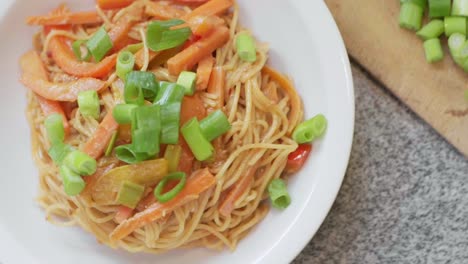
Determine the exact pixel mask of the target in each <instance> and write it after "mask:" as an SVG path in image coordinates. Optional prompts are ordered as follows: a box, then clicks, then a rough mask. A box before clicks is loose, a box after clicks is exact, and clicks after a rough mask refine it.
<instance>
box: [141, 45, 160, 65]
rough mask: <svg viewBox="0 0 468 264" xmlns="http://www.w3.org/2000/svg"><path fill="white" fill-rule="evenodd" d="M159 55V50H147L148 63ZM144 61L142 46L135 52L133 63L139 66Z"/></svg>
mask: <svg viewBox="0 0 468 264" xmlns="http://www.w3.org/2000/svg"><path fill="white" fill-rule="evenodd" d="M158 55H159V52H156V51H152V50H149V53H148V62H149V63H150V62H151V61H152V60H154V58H156V56H158ZM144 63H145V49H144V48H142V49H140V50H139V51H137V53H135V64H136V65H137V66H138V67H139V68H141V67H143V64H144Z"/></svg>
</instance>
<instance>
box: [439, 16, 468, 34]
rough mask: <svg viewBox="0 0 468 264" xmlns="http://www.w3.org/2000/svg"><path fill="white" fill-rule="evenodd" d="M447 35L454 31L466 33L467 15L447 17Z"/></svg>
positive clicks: (445, 22) (445, 19)
mask: <svg viewBox="0 0 468 264" xmlns="http://www.w3.org/2000/svg"><path fill="white" fill-rule="evenodd" d="M444 25H445V35H446V36H447V37H450V36H451V35H452V34H454V33H460V34H463V35H466V18H465V17H445V18H444Z"/></svg>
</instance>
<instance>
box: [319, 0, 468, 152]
mask: <svg viewBox="0 0 468 264" xmlns="http://www.w3.org/2000/svg"><path fill="white" fill-rule="evenodd" d="M325 2H326V3H327V5H328V7H329V9H330V11H331V12H332V14H333V16H334V17H335V20H336V22H337V24H338V27H339V29H340V31H341V34H342V36H343V39H344V41H345V44H346V48H347V50H348V53H349V54H350V56H351V57H353V58H354V59H355V60H356V61H357V62H359V63H360V64H361V65H362V66H364V67H365V68H366V69H367V70H368V71H370V72H371V73H372V74H373V75H374V77H375V78H377V79H378V80H379V81H381V82H382V83H383V84H384V85H385V86H386V87H387V88H388V89H390V90H391V91H392V92H393V93H394V94H395V95H396V96H397V97H399V98H400V99H401V100H402V101H403V102H404V103H406V104H407V105H408V106H409V107H410V108H411V109H413V111H415V112H416V113H417V114H418V115H419V116H421V117H422V118H423V119H424V120H426V122H428V123H429V124H431V125H432V126H433V127H434V128H435V129H436V130H437V131H438V132H439V133H440V134H441V135H443V136H444V137H445V138H446V139H447V140H448V141H449V142H450V143H451V144H453V145H454V146H455V147H456V148H457V149H459V150H460V152H462V153H463V154H464V155H465V156H467V157H468V102H466V101H465V99H464V96H463V95H464V91H465V90H466V89H468V73H465V72H464V71H463V70H462V69H460V68H459V67H457V66H456V65H455V64H454V62H453V61H452V59H451V58H450V55H449V54H448V53H447V50H446V56H445V58H444V60H443V61H441V62H438V63H435V64H428V63H427V62H426V60H425V58H424V50H423V46H422V45H423V43H422V41H421V40H420V39H419V38H418V37H417V36H416V35H415V33H414V32H411V31H407V30H403V29H401V28H400V27H399V26H398V15H399V9H400V4H399V2H400V1H398V0H325ZM443 43H444V45H445V44H446V40H445V39H444V40H443ZM445 46H446V45H445ZM356 103H357V104H359V102H356Z"/></svg>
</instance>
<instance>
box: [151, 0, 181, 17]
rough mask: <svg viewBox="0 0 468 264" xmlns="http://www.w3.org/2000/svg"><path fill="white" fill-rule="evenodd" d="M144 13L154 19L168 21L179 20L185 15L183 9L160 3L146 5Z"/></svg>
mask: <svg viewBox="0 0 468 264" xmlns="http://www.w3.org/2000/svg"><path fill="white" fill-rule="evenodd" d="M145 13H146V14H147V15H149V16H152V17H154V18H156V19H161V20H169V19H172V18H181V17H183V16H184V15H186V14H187V12H186V11H185V10H183V9H179V8H176V7H174V6H171V5H165V4H161V3H160V2H150V1H148V2H147V3H146V9H145Z"/></svg>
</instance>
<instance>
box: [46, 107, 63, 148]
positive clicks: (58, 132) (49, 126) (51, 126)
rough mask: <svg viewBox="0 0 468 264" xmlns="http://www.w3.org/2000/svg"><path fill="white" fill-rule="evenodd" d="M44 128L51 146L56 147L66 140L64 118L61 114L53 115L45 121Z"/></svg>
mask: <svg viewBox="0 0 468 264" xmlns="http://www.w3.org/2000/svg"><path fill="white" fill-rule="evenodd" d="M44 126H45V129H46V131H47V137H48V139H49V142H50V144H51V145H52V146H53V145H56V144H60V143H63V141H64V140H65V129H64V128H63V117H62V116H61V115H60V114H51V115H49V116H48V117H47V118H46V119H45V121H44Z"/></svg>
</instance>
